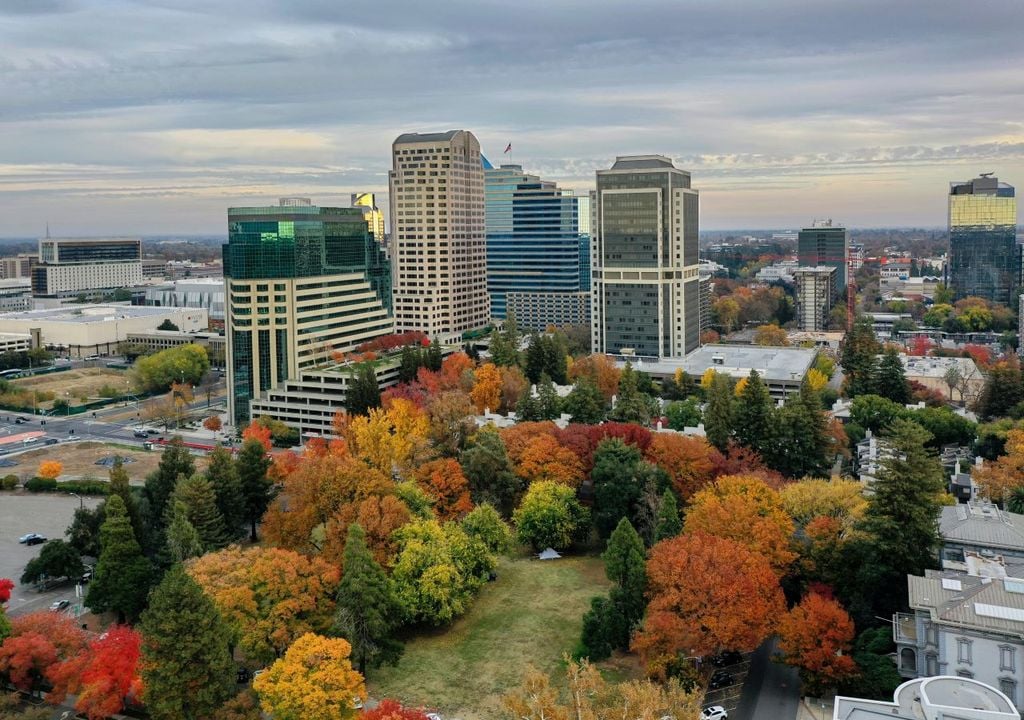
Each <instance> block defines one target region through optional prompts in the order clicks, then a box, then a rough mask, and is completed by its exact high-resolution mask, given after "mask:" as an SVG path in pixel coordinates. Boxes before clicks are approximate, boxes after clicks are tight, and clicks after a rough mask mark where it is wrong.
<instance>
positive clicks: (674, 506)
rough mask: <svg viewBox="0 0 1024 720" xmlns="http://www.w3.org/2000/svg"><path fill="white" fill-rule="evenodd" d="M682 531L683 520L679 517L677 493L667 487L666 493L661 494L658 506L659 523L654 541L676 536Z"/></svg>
mask: <svg viewBox="0 0 1024 720" xmlns="http://www.w3.org/2000/svg"><path fill="white" fill-rule="evenodd" d="M682 531H683V521H682V519H680V517H679V503H678V502H677V501H676V494H675V493H674V492H672V490H671V489H666V490H665V494H664V495H662V496H661V505H660V506H659V507H658V524H657V525H656V526H655V528H654V542H661V541H662V540H666V539H668V538H672V537H675V536H676V535H678V534H679V533H681V532H682Z"/></svg>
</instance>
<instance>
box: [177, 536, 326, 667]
mask: <svg viewBox="0 0 1024 720" xmlns="http://www.w3.org/2000/svg"><path fill="white" fill-rule="evenodd" d="M188 572H189V575H191V576H192V578H194V579H195V581H196V582H197V583H199V585H200V586H201V587H202V588H203V591H204V592H205V593H206V594H207V595H208V596H209V597H210V598H211V599H212V600H213V602H214V604H215V605H216V606H217V609H218V610H219V611H220V613H221V615H222V616H223V617H224V619H225V621H226V622H227V623H228V625H229V627H230V628H231V630H232V633H233V636H234V638H235V639H237V640H238V642H239V645H240V646H241V648H242V650H243V651H244V652H245V654H246V656H247V657H249V658H251V659H253V660H259V661H263V662H268V661H270V660H272V659H273V658H274V657H277V656H280V654H281V653H282V652H284V650H285V648H287V647H288V645H289V644H291V643H292V642H293V641H294V640H295V638H297V637H299V636H300V635H302V634H304V633H309V632H323V631H325V630H326V629H327V628H329V627H330V624H331V621H332V618H333V615H334V594H335V591H336V589H337V586H338V580H339V573H338V568H337V567H335V566H333V565H330V564H328V563H327V562H325V561H324V560H322V559H320V558H315V557H314V558H309V557H306V556H304V555H299V554H298V553H295V552H291V551H288V550H281V549H279V548H262V547H251V548H248V549H245V550H243V549H241V548H239V547H237V546H231V547H229V548H227V549H226V550H221V551H220V552H216V553H208V554H206V555H203V556H202V557H200V558H196V559H195V560H192V561H191V562H190V563H189V565H188Z"/></svg>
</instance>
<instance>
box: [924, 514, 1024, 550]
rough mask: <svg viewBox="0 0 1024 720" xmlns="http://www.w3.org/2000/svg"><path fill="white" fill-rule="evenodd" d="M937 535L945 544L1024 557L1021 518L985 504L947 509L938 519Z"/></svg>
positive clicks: (1023, 531)
mask: <svg viewBox="0 0 1024 720" xmlns="http://www.w3.org/2000/svg"><path fill="white" fill-rule="evenodd" d="M939 535H940V536H941V537H942V539H943V540H944V541H945V542H950V541H952V542H960V543H967V544H970V545H980V546H983V547H990V548H992V549H993V550H1015V551H1017V552H1020V553H1024V515H1018V514H1017V513H1012V512H1007V511H1005V510H1000V509H999V508H998V507H996V506H995V505H993V504H992V503H988V502H969V503H966V504H961V505H946V506H944V507H943V508H942V514H941V515H940V516H939Z"/></svg>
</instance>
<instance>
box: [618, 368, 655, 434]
mask: <svg viewBox="0 0 1024 720" xmlns="http://www.w3.org/2000/svg"><path fill="white" fill-rule="evenodd" d="M610 417H611V419H612V420H618V421H619V422H627V423H636V424H637V425H650V424H651V403H650V398H649V397H648V396H647V395H644V394H642V393H641V392H640V390H639V388H638V386H637V373H636V371H635V370H633V366H632V365H631V364H630V363H628V362H627V363H626V367H625V368H624V369H623V370H622V374H621V375H620V376H619V392H618V395H617V396H616V399H615V405H614V406H613V407H612V412H611V414H610Z"/></svg>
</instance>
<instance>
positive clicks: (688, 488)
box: [645, 433, 726, 502]
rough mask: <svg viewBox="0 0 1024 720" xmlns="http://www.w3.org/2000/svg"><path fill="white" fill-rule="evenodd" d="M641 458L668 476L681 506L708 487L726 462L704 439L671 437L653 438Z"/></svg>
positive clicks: (680, 436)
mask: <svg viewBox="0 0 1024 720" xmlns="http://www.w3.org/2000/svg"><path fill="white" fill-rule="evenodd" d="M645 457H646V458H647V460H648V461H649V462H652V463H654V464H655V465H657V466H658V467H660V468H661V469H662V470H664V471H665V472H667V473H668V476H669V478H670V479H671V480H672V487H673V489H675V491H676V493H677V494H678V495H679V497H681V498H682V499H683V502H689V500H690V497H691V496H692V495H693V494H694V493H696V492H698V491H700V490H701V489H702V488H704V487H705V486H706V485H708V484H710V483H711V481H712V480H713V479H714V478H715V475H716V474H717V473H718V472H719V469H720V468H721V467H722V466H724V465H725V462H726V460H725V458H724V457H723V456H722V453H720V452H718V450H717V448H715V446H714V445H712V444H711V443H709V442H708V441H707V440H705V439H704V438H700V437H686V436H685V435H676V434H675V433H659V434H658V435H656V436H655V437H654V439H653V440H651V444H650V445H649V446H648V448H647V451H646V453H645Z"/></svg>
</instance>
